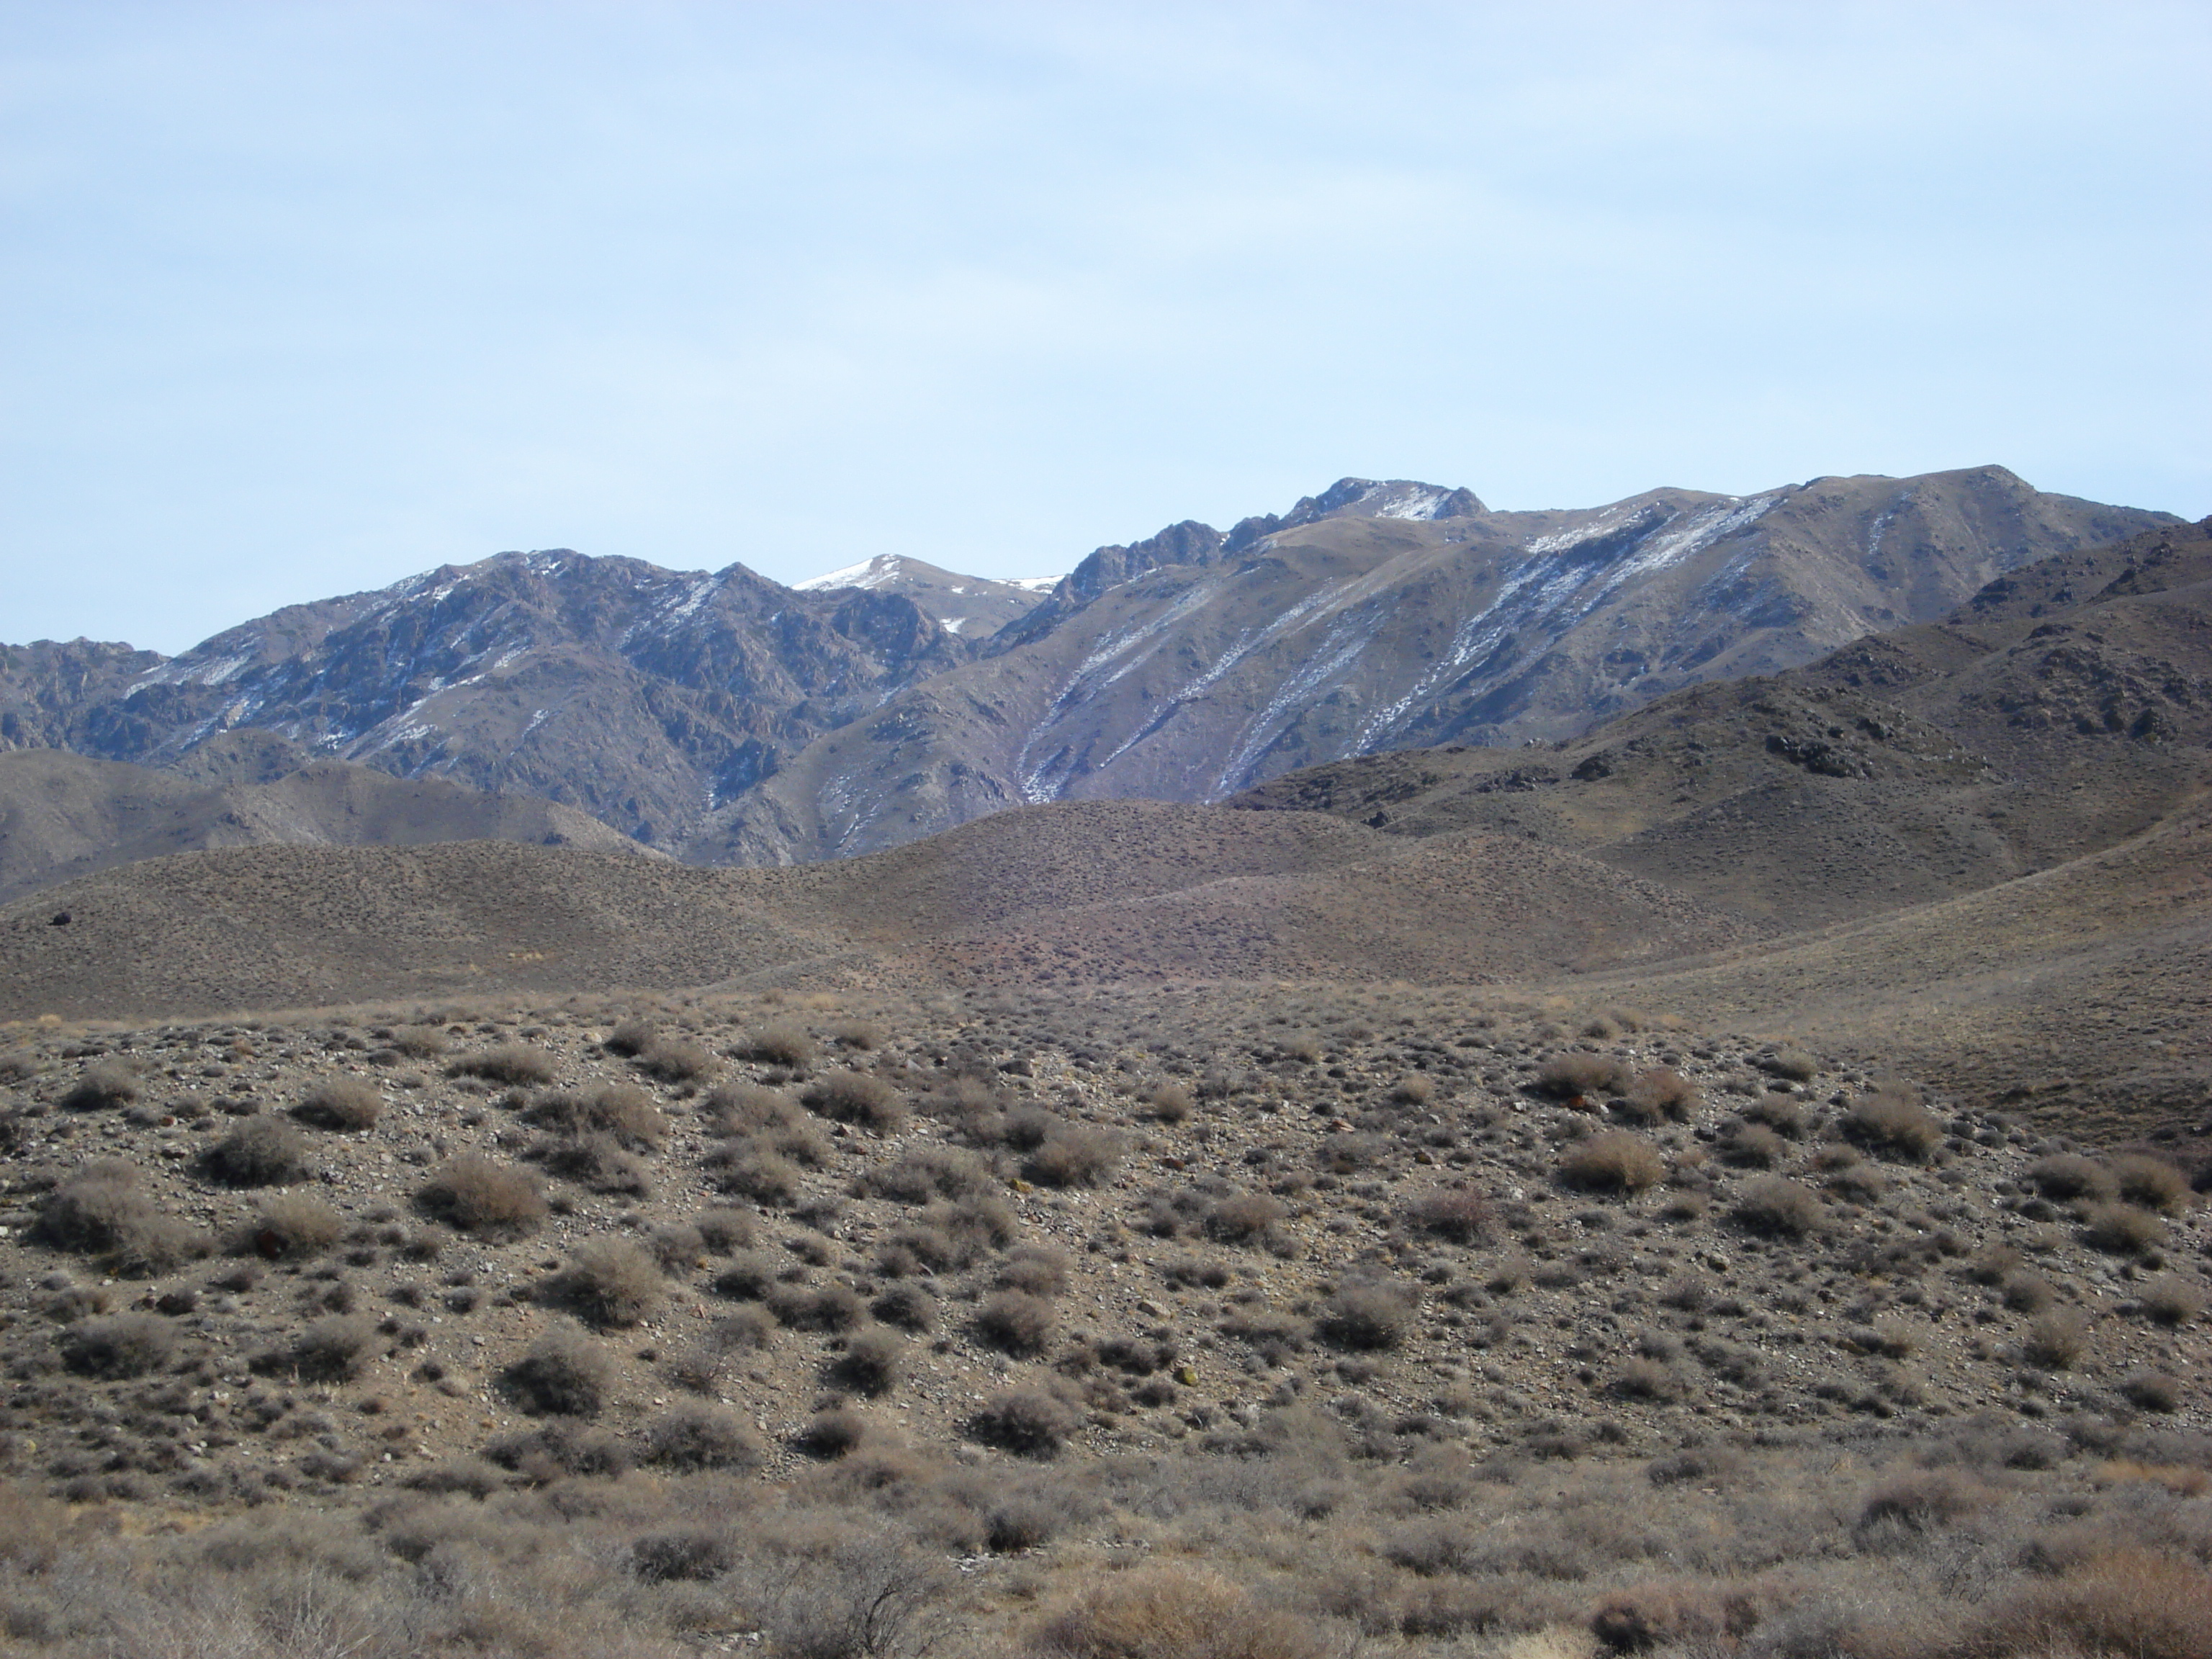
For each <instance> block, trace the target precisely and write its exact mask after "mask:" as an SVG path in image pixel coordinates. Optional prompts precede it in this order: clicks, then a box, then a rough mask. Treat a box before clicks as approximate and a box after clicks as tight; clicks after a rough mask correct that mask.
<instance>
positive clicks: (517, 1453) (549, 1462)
mask: <svg viewBox="0 0 2212 1659" xmlns="http://www.w3.org/2000/svg"><path fill="white" fill-rule="evenodd" d="M483 1455H484V1457H485V1459H486V1460H487V1461H488V1462H493V1463H495V1464H497V1465H498V1466H499V1467H500V1468H503V1469H514V1470H517V1471H519V1472H520V1474H523V1475H524V1476H526V1478H528V1479H530V1480H534V1481H536V1482H538V1484H539V1485H541V1486H542V1485H544V1484H545V1483H547V1482H548V1481H550V1480H553V1479H554V1478H555V1477H556V1476H557V1475H564V1474H574V1475H582V1476H585V1477H586V1478H593V1477H599V1476H611V1475H618V1474H627V1473H628V1472H629V1468H630V1464H631V1462H632V1459H631V1456H630V1449H629V1443H627V1442H625V1441H624V1440H623V1439H622V1438H621V1437H619V1436H617V1435H612V1434H609V1433H606V1432H605V1431H603V1430H599V1429H586V1428H582V1427H580V1426H579V1425H576V1424H574V1423H564V1422H560V1421H555V1422H551V1423H547V1424H544V1425H540V1426H539V1427H538V1428H534V1429H526V1430H522V1431H518V1432H516V1433H513V1434H503V1435H501V1436H500V1437H497V1438H496V1439H495V1440H492V1441H489V1442H488V1443H486V1445H485V1446H484V1449H483Z"/></svg>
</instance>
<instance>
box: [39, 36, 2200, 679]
mask: <svg viewBox="0 0 2212 1659" xmlns="http://www.w3.org/2000/svg"><path fill="white" fill-rule="evenodd" d="M2208 84H2212V6H2207V5H2206V4H2204V3H2201V0H2193V3H2180V4H2172V3H2128V0H2100V3H2079V4H2063V5H2057V4H2048V5H2039V4H2035V3H2028V0H2006V3H1990V4H1976V5H1968V4H1942V3H1916V4H1909V5H1894V6H1892V5H1855V4H1833V5H1830V4H1783V3H1778V4H1729V3H1711V4H1688V3H1664V0H1658V3H1649V4H1636V5H1621V4H1616V5H1599V4H1573V3H1553V4H1546V5H1541V6H1539V5H1534V4H1526V5H1484V4H1462V5H1418V4H1391V3H1363V4H1358V5H1352V4H1306V5H1297V4H1279V5H1249V6H1243V5H1227V4H1212V5H1209V4H1205V3H1182V4H1170V5H1151V4H1144V3H1116V4H1110V5H1082V4H1047V3H1038V4H1033V5H1025V6H1019V7H1014V6H1004V7H1001V6H981V5H979V6H960V5H940V4H927V3H908V4H892V3H877V4H868V3H835V0H824V3H816V4H811V5H779V4H765V3H763V4H744V3H722V4H697V3H694V4H686V3H673V0H671V3H653V0H626V3H620V4H614V3H606V4H580V3H578V4H559V3H528V4H525V3H501V0H443V3H438V0H416V3H402V0H361V3H339V0H327V3H325V0H290V3H280V0H257V3H216V0H161V3H158V4H132V3H111V0H71V3H68V4H62V3H56V0H30V3H23V0H0V215H4V233H0V298H4V304H0V576H3V577H4V584H0V639H5V640H14V641H21V640H26V639H30V638H36V637H40V636H53V637H61V638H66V637H70V636H73V635H78V634H89V635H94V636H95V637H102V638H122V639H128V640H130V641H132V642H134V643H137V644H141V645H149V646H153V647H156V648H159V649H163V650H169V651H174V650H178V649H180V648H181V647H184V646H185V645H188V644H190V643H191V642H192V641H195V640H197V639H198V638H200V637H202V636H204V635H207V634H209V633H210V632H213V631H214V630H216V629H218V628H221V627H223V626H226V625H228V624H229V623H234V622H237V621H240V620H243V619H245V618H246V617H250V616H252V615H256V614H258V613H260V612H262V611H268V610H270V609H271V608H273V607H275V606H276V605H280V604H285V603H289V602H292V601H295V600H300V599H312V598H317V597H320V596H323V595H325V594H330V593H335V592H349V591H353V590H356V589H360V588H364V587H371V586H380V585H382V584H383V583H386V582H388V581H391V580H396V579H397V578H398V577H400V576H403V575H405V574H410V573H411V572H414V571H416V570H422V569H426V568H430V567H432V566H434V565H436V564H439V563H441V562H464V561H467V560H471V559H475V558H480V557H483V556H486V555H488V554H490V553H493V552H496V551H498V550H501V549H503V548H533V547H550V546H567V547H574V548H576V549H579V550H582V551H584V552H587V553H599V554H626V555H630V556H635V557H639V558H644V559H649V560H652V561H654V562H658V563H661V564H665V565H671V566H676V567H679V568H696V567H716V566H720V565H723V564H726V563H728V562H731V561H732V560H742V561H743V562H745V563H747V564H749V565H751V566H752V567H753V568H756V569H758V570H760V571H763V572H764V573H765V574H769V575H772V576H775V577H778V578H781V579H783V580H796V579H798V578H800V577H804V576H806V575H810V574H814V573H816V572H817V571H821V570H824V569H828V568H832V567H834V566H838V565H843V564H849V563H852V562H854V561H856V560H858V559H860V558H864V557H866V556H869V555H870V554H872V553H876V552H882V551H890V550H896V551H903V552H908V553H910V554H913V555H915V556H920V557H921V558H925V559H929V560H932V561H933V562H938V563H940V564H945V565H950V566H952V567H955V568H963V569H967V570H970V571H975V572H979V573H982V574H999V575H1026V574H1047V573H1050V572H1054V571H1058V570H1061V569H1065V568H1067V567H1068V566H1069V565H1070V564H1071V563H1073V562H1074V561H1075V560H1076V559H1077V558H1079V557H1080V556H1082V555H1083V554H1084V553H1085V551H1087V550H1089V549H1090V548H1091V547H1092V546H1093V545H1095V544H1098V543H1101V542H1105V541H1121V540H1127V539H1129V538H1133V537H1137V536H1141V535H1144V534H1146V533H1149V532H1151V531H1152V530H1154V529H1156V528H1158V526H1160V525H1162V524H1164V523H1166V522H1168V521H1170V520H1175V519H1180V518H1185V517H1194V518H1204V519H1208V520H1212V521H1213V522H1214V523H1216V524H1221V525H1225V524H1227V523H1229V522H1231V520H1234V519H1236V518H1237V517H1238V516H1239V515H1241V514H1243V513H1251V512H1260V511H1265V510H1280V509H1281V508H1283V507H1286V506H1288V505H1289V504H1290V502H1291V501H1292V500H1294V499H1295V498H1296V497H1297V496H1298V495H1301V494H1304V493H1308V492H1310V491H1313V490H1316V489H1321V488H1322V487H1323V486H1325V485H1327V484H1328V483H1330V482H1332V481H1333V480H1334V479H1335V478H1336V477H1340V476H1341V475H1343V474H1346V473H1362V474H1367V475H1370V476H1383V477H1421V478H1426V479H1429V480H1431V481H1433V482H1436V483H1447V484H1464V485H1466V486H1468V488H1470V489H1474V490H1475V491H1476V492H1477V493H1478V494H1480V495H1482V496H1483V497H1484V498H1485V499H1486V501H1489V502H1490V503H1491V504H1492V505H1493V506H1499V507H1547V506H1569V505H1583V504H1590V503H1595V502H1598V501H1606V500H1610V499H1614V498H1617V497H1619V496H1621V495H1628V494H1631V493H1632V492H1634V491H1637V490H1639V489H1647V488H1650V487H1651V486H1654V485H1657V484H1679V485H1686V486H1692V487H1698V488H1704V489H1721V490H1729V491H1736V492H1743V491H1749V490H1752V489H1758V488H1760V487H1762V486H1765V485H1770V484H1773V483H1782V482H1786V481H1789V480H1792V479H1800V478H1804V477H1811V476H1814V475H1815V474H1819V473H1824V472H1857V471H1880V472H1890V473H1908V472H1917V471H1929V470H1933V469H1937V468H1942V467H1950V466H1961V465H1973V464H1976V463H1979V462H1984V461H1998V462H2002V463H2003V464H2005V465H2008V466H2010V467H2012V468H2013V469H2014V470H2015V471H2018V472H2020V473H2021V474H2022V475H2023V476H2025V477H2027V478H2028V479H2030V480H2031V481H2032V482H2033V483H2036V484H2038V485H2039V486H2041V487H2042V488H2045V489H2058V490H2064V491H2067V492H2069V493H2072V494H2076V495H2089V496H2093V497H2097V498H2100V499H2103V500H2108V501H2124V502H2127V503H2130V504H2134V505H2138V506H2144V507H2163V508H2166V509H2168V510H2171V511H2174V512H2179V513H2188V514H2190V515H2191V516H2192V517H2193V516H2198V515H2202V514H2203V513H2206V512H2208V511H2212V421H2208V417H2207V416H2206V413H2205V410H2206V407H2207V401H2208V400H2207V396H2206V387H2207V386H2208V385H2212V372H2209V371H2212V349H2208V336H2212V329H2208V306H2207V301H2206V300H2205V297H2204V296H2205V294H2206V291H2207V288H2208V284H2207V283H2206V281H2205V277H2204V272H2205V270H2207V269H2208V268H2212V261H2208V260H2207V258H2206V254H2207V252H2208V249H2207V241H2208V226H2212V191H2208V189H2207V179H2208V173H2212V146H2208V144H2207V143H2206V142H2205V139H2204V132H2203V112H2202V102H2203V88H2204V87H2205V86H2207V85H2208Z"/></svg>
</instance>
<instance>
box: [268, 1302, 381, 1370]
mask: <svg viewBox="0 0 2212 1659" xmlns="http://www.w3.org/2000/svg"><path fill="white" fill-rule="evenodd" d="M376 1346H377V1330H376V1326H375V1323H374V1322H373V1321H371V1320H368V1319H367V1318H364V1317H362V1316H358V1315H354V1314H333V1315H331V1316H329V1317H328V1318H325V1319H318V1320H315V1321H313V1322H311V1323H310V1324H309V1325H308V1326H307V1328H306V1329H305V1330H303V1331H301V1333H300V1334H299V1335H298V1336H297V1337H295V1339H294V1340H293V1342H292V1346H291V1349H290V1351H289V1354H288V1355H287V1356H286V1358H287V1366H286V1368H287V1369H289V1370H290V1372H291V1374H292V1375H293V1376H296V1377H298V1378H300V1379H301V1381H302V1382H307V1383H341V1382H343V1381H345V1380H346V1379H347V1378H349V1377H352V1376H359V1375H360V1374H361V1372H362V1369H363V1368H364V1367H365V1366H366V1365H367V1364H368V1362H369V1360H370V1359H371V1358H374V1355H375V1352H376Z"/></svg>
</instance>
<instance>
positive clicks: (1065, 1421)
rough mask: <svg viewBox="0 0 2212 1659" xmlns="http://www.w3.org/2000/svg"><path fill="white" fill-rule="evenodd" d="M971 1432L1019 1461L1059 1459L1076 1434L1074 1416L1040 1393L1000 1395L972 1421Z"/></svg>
mask: <svg viewBox="0 0 2212 1659" xmlns="http://www.w3.org/2000/svg"><path fill="white" fill-rule="evenodd" d="M968 1426H969V1433H971V1434H973V1435H974V1436H975V1438H976V1439H978V1440H980V1441H981V1442H982V1443H984V1444H986V1445H989V1446H996V1447H998V1448H1000V1449H1001V1450H1003V1451H1010V1452H1012V1453H1013V1454H1015V1455H1017V1456H1019V1457H1056V1456H1058V1455H1060V1449H1061V1448H1062V1447H1064V1446H1065V1445H1066V1443H1067V1437H1068V1436H1069V1435H1071V1434H1073V1432H1074V1431H1075V1413H1073V1411H1071V1410H1069V1409H1068V1407H1066V1405H1064V1404H1062V1403H1061V1402H1060V1401H1059V1400H1056V1399H1054V1397H1053V1396H1052V1395H1049V1394H1047V1393H1045V1392H1044V1391H1043V1390H1042V1389H1012V1390H1011V1391H1009V1392H1007V1393H1006V1394H1002V1395H998V1396H997V1397H996V1398H995V1399H993V1400H991V1401H987V1403H986V1404H985V1405H984V1406H983V1407H982V1408H981V1410H980V1411H978V1412H977V1413H975V1415H974V1416H973V1417H972V1418H970V1419H969V1425H968Z"/></svg>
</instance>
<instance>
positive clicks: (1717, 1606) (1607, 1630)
mask: <svg viewBox="0 0 2212 1659" xmlns="http://www.w3.org/2000/svg"><path fill="white" fill-rule="evenodd" d="M1758 1620H1759V1613H1758V1608H1757V1607H1756V1606H1755V1605H1754V1604H1753V1601H1752V1599H1751V1598H1750V1596H1748V1595H1745V1594H1743V1593H1742V1592H1741V1591H1737V1592H1734V1593H1730V1592H1728V1591H1725V1590H1723V1589H1716V1588H1714V1587H1711V1586H1709V1585H1705V1584H1680V1583H1651V1584H1638V1585H1634V1586H1632V1587H1631V1588H1630V1589H1621V1590H1615V1591H1613V1593H1612V1594H1611V1595H1607V1597H1606V1598H1605V1600H1604V1601H1601V1602H1600V1603H1599V1604H1598V1607H1597V1610H1596V1611H1595V1613H1591V1615H1590V1621H1589V1627H1590V1634H1591V1635H1593V1636H1595V1637H1596V1638H1597V1639H1598V1641H1599V1643H1600V1644H1601V1645H1602V1646H1603V1647H1604V1649H1605V1650H1606V1651H1607V1652H1608V1653H1644V1652H1649V1651H1651V1650H1655V1649H1663V1650H1666V1651H1668V1652H1673V1653H1683V1652H1706V1653H1714V1652H1728V1651H1731V1650H1734V1649H1735V1643H1736V1640H1737V1639H1738V1638H1741V1637H1744V1636H1747V1635H1748V1634H1750V1632H1751V1631H1752V1629H1753V1626H1755V1625H1756V1624H1757V1623H1758Z"/></svg>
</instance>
